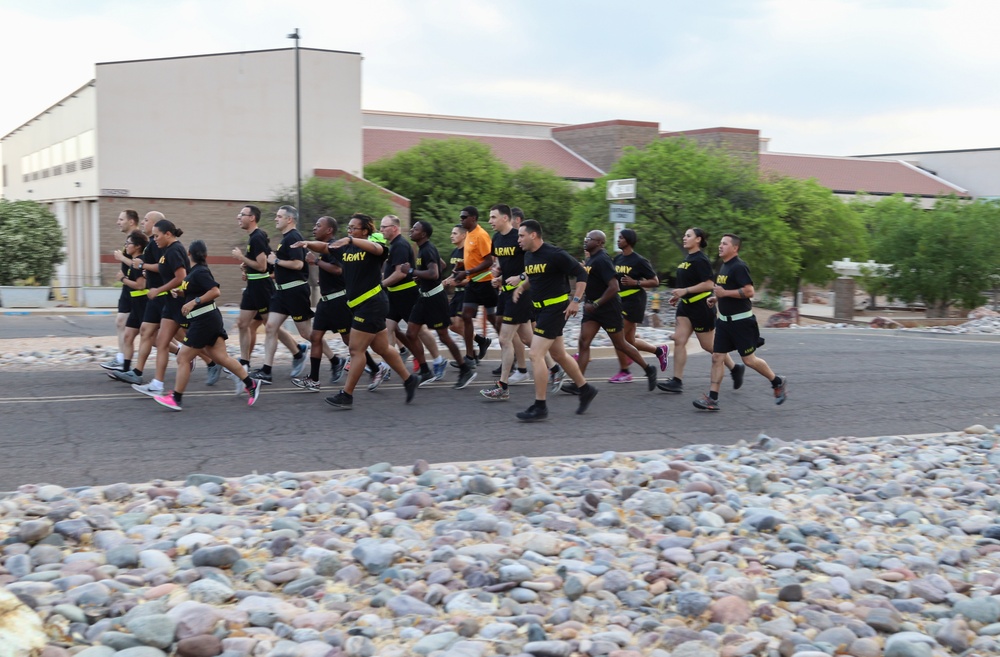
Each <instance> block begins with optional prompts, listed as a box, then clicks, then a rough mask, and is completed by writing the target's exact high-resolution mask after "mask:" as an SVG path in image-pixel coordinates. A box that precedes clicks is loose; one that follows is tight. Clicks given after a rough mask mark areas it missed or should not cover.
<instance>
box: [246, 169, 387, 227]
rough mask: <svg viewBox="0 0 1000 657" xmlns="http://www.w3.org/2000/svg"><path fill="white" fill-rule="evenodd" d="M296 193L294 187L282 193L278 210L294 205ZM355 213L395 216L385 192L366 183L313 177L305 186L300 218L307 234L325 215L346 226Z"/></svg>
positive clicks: (303, 187) (276, 201)
mask: <svg viewBox="0 0 1000 657" xmlns="http://www.w3.org/2000/svg"><path fill="white" fill-rule="evenodd" d="M295 192H296V190H295V188H294V187H286V188H284V189H282V190H280V191H279V192H278V195H277V198H276V199H275V201H274V203H275V209H277V207H278V206H281V205H292V206H294V205H295V203H296V193H295ZM355 212H363V213H364V214H367V215H370V216H372V217H375V220H376V221H378V220H379V219H380V218H382V217H383V216H385V215H387V214H392V212H393V207H392V203H390V202H389V197H388V195H387V194H386V192H385V191H383V190H381V189H379V188H378V187H376V186H375V185H372V184H370V183H368V182H365V181H363V180H354V181H348V180H344V179H343V178H316V177H313V178H310V179H309V180H307V181H306V182H305V183H304V184H303V185H302V207H301V208H299V216H300V217H302V228H303V231H306V230H308V229H310V228H311V227H312V222H314V221H315V220H316V219H317V218H319V217H322V216H324V215H329V216H331V217H333V218H335V219H336V220H337V221H338V222H340V223H341V224H344V225H346V224H345V223H344V220H346V219H347V217H350V216H351V215H352V214H354V213H355ZM262 223H264V222H262ZM341 232H343V231H341Z"/></svg>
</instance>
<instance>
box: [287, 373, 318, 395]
mask: <svg viewBox="0 0 1000 657" xmlns="http://www.w3.org/2000/svg"><path fill="white" fill-rule="evenodd" d="M292 385H293V386H295V387H296V388H302V389H303V390H305V391H306V392H320V390H321V386H320V385H319V382H318V381H313V380H312V379H310V378H309V377H306V378H304V379H300V378H298V377H293V378H292Z"/></svg>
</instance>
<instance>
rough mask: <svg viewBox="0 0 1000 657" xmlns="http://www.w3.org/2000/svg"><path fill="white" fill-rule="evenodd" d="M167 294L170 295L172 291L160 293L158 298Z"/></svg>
mask: <svg viewBox="0 0 1000 657" xmlns="http://www.w3.org/2000/svg"><path fill="white" fill-rule="evenodd" d="M165 294H170V290H167V291H165V292H160V293H159V294H157V295H156V296H158V297H162V296H163V295H165Z"/></svg>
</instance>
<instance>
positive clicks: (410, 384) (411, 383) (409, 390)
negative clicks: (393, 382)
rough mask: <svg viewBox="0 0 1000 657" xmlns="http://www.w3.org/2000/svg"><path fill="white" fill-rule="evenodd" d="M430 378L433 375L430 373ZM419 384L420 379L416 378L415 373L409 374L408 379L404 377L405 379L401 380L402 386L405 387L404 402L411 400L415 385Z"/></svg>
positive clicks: (415, 389)
mask: <svg viewBox="0 0 1000 657" xmlns="http://www.w3.org/2000/svg"><path fill="white" fill-rule="evenodd" d="M430 378H434V375H433V374H431V377H430ZM428 380H430V379H428ZM419 385H420V379H419V378H417V376H416V375H415V374H411V375H410V377H409V378H408V379H406V381H403V388H405V389H406V403H407V404H409V403H410V402H411V401H413V395H414V393H416V392H417V387H418V386H419Z"/></svg>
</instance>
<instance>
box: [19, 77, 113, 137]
mask: <svg viewBox="0 0 1000 657" xmlns="http://www.w3.org/2000/svg"><path fill="white" fill-rule="evenodd" d="M96 82H97V80H96V79H92V80H90V81H89V82H87V83H86V84H84V85H83V86H80V87H77V88H76V89H75V90H73V92H72V93H69V94H67V95H65V96H63V97H62V98H60V99H59V100H58V101H56V102H54V103H52V104H51V105H49V106H48V107H46V108H45V109H43V110H42V111H41V112H39V113H38V114H36V115H34V116H33V117H31V118H30V119H28V120H27V121H25V122H24V123H22V124H21V125H19V126H17V127H16V128H14V129H13V130H11V131H10V132H8V133H7V134H5V135H4V136H3V137H0V141H3V140H5V139H7V137H10V136H11V135H13V134H14V133H15V132H18V131H19V130H20V129H21V128H23V127H24V126H26V125H28V124H29V123H31V122H32V121H35V120H36V119H39V118H41V116H42V115H44V114H48V113H49V112H51V111H52V110H53V109H54V108H56V107H59V106H60V105H62V104H63V103H65V102H66V101H67V100H69V99H70V98H74V97H76V95H77V94H78V93H80V92H81V91H83V90H84V89H86V88H87V87H92V86H94V84H95V83H96Z"/></svg>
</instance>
